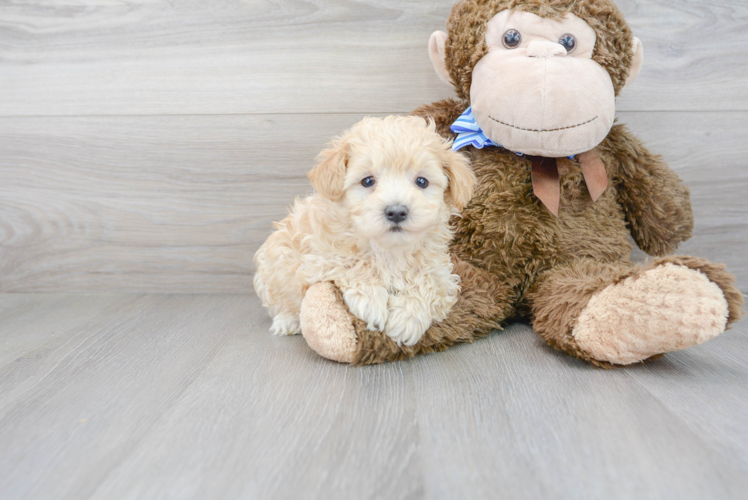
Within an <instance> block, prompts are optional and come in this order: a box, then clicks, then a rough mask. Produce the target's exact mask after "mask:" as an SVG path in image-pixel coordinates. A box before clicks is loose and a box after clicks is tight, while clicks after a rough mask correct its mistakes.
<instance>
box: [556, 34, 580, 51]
mask: <svg viewBox="0 0 748 500" xmlns="http://www.w3.org/2000/svg"><path fill="white" fill-rule="evenodd" d="M558 43H560V44H561V45H563V47H564V48H565V49H566V53H567V54H571V53H572V52H574V49H576V48H577V39H576V38H575V37H574V35H572V34H570V33H567V34H565V35H561V38H559V39H558Z"/></svg>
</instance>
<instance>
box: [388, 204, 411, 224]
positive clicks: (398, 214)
mask: <svg viewBox="0 0 748 500" xmlns="http://www.w3.org/2000/svg"><path fill="white" fill-rule="evenodd" d="M384 215H385V217H387V220H388V221H390V222H394V223H395V224H399V223H400V222H402V221H404V220H405V219H407V218H408V207H406V206H405V205H390V206H389V207H387V208H385V209H384Z"/></svg>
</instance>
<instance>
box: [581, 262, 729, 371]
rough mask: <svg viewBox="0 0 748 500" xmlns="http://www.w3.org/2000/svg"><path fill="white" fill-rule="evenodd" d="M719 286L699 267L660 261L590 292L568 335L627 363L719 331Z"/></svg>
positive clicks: (724, 308)
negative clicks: (642, 270)
mask: <svg viewBox="0 0 748 500" xmlns="http://www.w3.org/2000/svg"><path fill="white" fill-rule="evenodd" d="M728 315H729V311H728V305H727V301H726V300H725V296H724V294H723V293H722V290H721V289H720V288H719V287H718V286H717V285H716V284H714V283H712V282H711V281H709V279H708V278H707V277H706V276H705V275H704V274H702V273H700V272H699V271H695V270H693V269H689V268H688V267H685V266H680V265H675V264H670V263H668V264H664V265H661V266H658V267H655V268H653V269H650V270H648V271H645V272H642V273H641V274H638V275H635V276H631V277H629V278H626V279H625V280H623V281H621V282H619V283H616V284H613V285H609V286H608V287H606V288H604V289H602V290H601V291H599V292H597V293H596V294H595V295H593V296H592V299H590V302H589V304H587V306H586V307H585V308H584V309H583V310H582V313H581V314H580V316H579V319H578V321H577V324H576V326H575V327H574V330H573V332H572V334H573V335H574V338H575V339H576V341H577V344H578V345H579V347H581V348H582V349H583V350H585V351H587V352H588V353H589V354H590V355H591V356H592V357H594V358H596V359H598V360H601V361H608V362H610V363H613V364H616V365H629V364H632V363H636V362H639V361H642V360H645V359H647V358H649V357H652V356H654V355H657V354H662V353H666V352H671V351H677V350H680V349H686V348H687V347H691V346H693V345H696V344H701V343H703V342H706V341H707V340H709V339H711V338H714V337H716V336H717V335H719V334H720V333H722V332H724V331H725V327H726V325H727V318H728Z"/></svg>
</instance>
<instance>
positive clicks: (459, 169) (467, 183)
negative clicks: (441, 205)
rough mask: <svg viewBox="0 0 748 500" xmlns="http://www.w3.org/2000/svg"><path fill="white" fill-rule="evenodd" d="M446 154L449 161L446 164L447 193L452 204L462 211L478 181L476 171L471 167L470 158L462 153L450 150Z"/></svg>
mask: <svg viewBox="0 0 748 500" xmlns="http://www.w3.org/2000/svg"><path fill="white" fill-rule="evenodd" d="M446 155H447V161H446V162H445V164H444V173H445V174H447V178H449V186H447V193H448V194H449V199H450V201H451V202H452V205H454V207H455V208H456V209H457V210H460V211H462V209H463V208H465V207H466V206H467V204H468V203H470V199H471V198H472V197H473V189H474V188H475V182H476V179H475V173H473V169H472V168H470V162H469V161H468V159H467V158H465V157H464V156H463V155H461V154H460V153H457V152H456V151H452V150H448V151H447V152H446Z"/></svg>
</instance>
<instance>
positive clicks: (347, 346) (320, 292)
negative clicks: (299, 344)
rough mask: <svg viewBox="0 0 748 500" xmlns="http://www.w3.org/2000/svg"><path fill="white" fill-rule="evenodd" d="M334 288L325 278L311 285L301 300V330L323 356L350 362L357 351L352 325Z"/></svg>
mask: <svg viewBox="0 0 748 500" xmlns="http://www.w3.org/2000/svg"><path fill="white" fill-rule="evenodd" d="M351 318H352V317H351V315H350V313H349V312H348V309H346V306H345V303H344V302H343V298H342V294H341V293H340V291H339V290H338V288H337V287H336V286H335V285H333V284H332V283H329V282H322V283H317V284H315V285H312V286H311V287H310V288H309V290H307V292H306V295H305V296H304V301H303V302H302V303H301V333H302V335H303V336H304V339H306V342H307V344H309V347H311V348H312V349H313V350H314V351H316V352H317V354H319V355H320V356H322V357H323V358H327V359H330V360H333V361H338V362H340V363H353V362H355V361H356V354H357V352H358V347H357V338H356V329H355V328H354V325H353V322H352V319H351Z"/></svg>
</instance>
